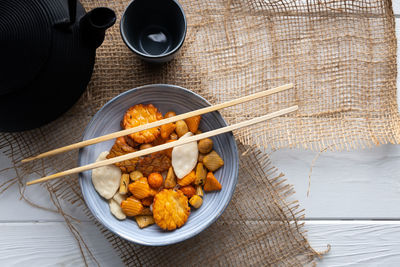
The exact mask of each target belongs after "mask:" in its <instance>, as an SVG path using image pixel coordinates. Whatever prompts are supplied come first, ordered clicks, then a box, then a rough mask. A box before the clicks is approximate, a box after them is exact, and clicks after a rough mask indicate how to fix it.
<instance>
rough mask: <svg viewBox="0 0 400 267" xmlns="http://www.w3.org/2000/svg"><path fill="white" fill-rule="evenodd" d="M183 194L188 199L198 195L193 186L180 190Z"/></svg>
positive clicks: (186, 186) (183, 187)
mask: <svg viewBox="0 0 400 267" xmlns="http://www.w3.org/2000/svg"><path fill="white" fill-rule="evenodd" d="M179 190H180V191H182V193H183V194H184V195H185V196H187V197H188V198H191V197H192V196H194V195H195V194H196V189H195V188H194V187H193V186H192V185H185V186H182V187H181V188H179Z"/></svg>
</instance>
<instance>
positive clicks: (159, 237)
mask: <svg viewBox="0 0 400 267" xmlns="http://www.w3.org/2000/svg"><path fill="white" fill-rule="evenodd" d="M140 103H144V104H147V103H151V104H153V105H154V106H156V107H157V108H158V109H159V110H160V111H161V112H162V113H163V114H165V113H166V112H167V111H171V110H173V111H175V112H176V113H177V114H180V113H185V112H188V111H191V110H196V109H199V108H202V107H205V106H209V105H210V104H209V103H208V102H207V100H205V99H204V98H202V97H201V96H199V95H197V94H195V93H193V92H191V91H189V90H187V89H184V88H181V87H178V86H173V85H165V84H155V85H146V86H142V87H138V88H135V89H131V90H129V91H127V92H125V93H122V94H120V95H119V96H117V97H115V98H113V99H112V100H110V101H109V102H108V103H107V104H105V105H104V106H103V107H102V108H101V109H100V110H99V111H98V112H97V113H96V115H95V116H94V117H93V118H92V120H91V121H90V123H89V124H88V126H87V128H86V130H85V132H84V134H83V140H86V139H90V138H94V137H98V136H101V135H104V134H108V133H111V132H116V131H118V130H121V128H120V121H121V119H122V117H123V114H124V113H125V111H126V110H127V109H128V108H129V107H131V106H133V105H135V104H140ZM226 125H227V124H226V122H225V120H224V119H223V118H222V116H221V115H220V113H218V112H212V113H208V114H204V115H202V120H201V123H200V129H201V130H202V131H203V132H205V131H209V130H212V129H216V128H220V127H224V126H226ZM212 139H213V141H214V149H215V150H216V151H217V152H218V154H220V155H221V157H222V158H223V159H224V161H225V165H224V166H223V167H222V168H220V169H219V170H218V171H216V172H215V176H216V177H217V179H218V180H219V181H220V183H221V184H222V190H221V191H219V192H209V193H205V195H204V199H203V205H202V206H201V207H200V208H199V209H198V210H195V209H192V211H191V214H190V216H189V219H188V221H187V222H186V223H185V224H184V225H183V226H182V227H181V228H179V229H176V230H174V231H169V232H167V231H163V230H162V229H161V228H159V227H158V226H157V225H152V226H150V227H147V228H144V229H140V228H139V227H138V226H137V224H136V222H135V220H134V219H129V218H128V219H126V220H124V221H119V220H117V219H116V218H115V217H114V216H113V215H112V214H111V213H110V209H109V207H108V203H107V201H106V200H105V199H103V198H102V197H101V196H100V195H99V194H98V193H97V192H96V190H95V188H94V187H93V184H92V181H91V175H92V172H91V171H86V172H83V173H81V174H80V176H79V183H80V186H81V189H82V194H83V197H84V199H85V201H86V204H87V206H88V207H89V209H90V210H91V212H92V213H93V215H94V216H95V217H96V218H97V220H98V221H99V222H101V223H102V224H103V225H104V226H105V227H106V228H107V229H109V230H110V231H112V232H113V233H115V234H117V235H119V236H120V237H122V238H124V239H126V240H128V241H131V242H134V243H137V244H142V245H148V246H162V245H169V244H174V243H177V242H181V241H183V240H186V239H188V238H191V237H193V236H195V235H197V234H198V233H200V232H201V231H203V230H204V229H206V228H207V227H208V226H210V225H211V224H212V223H213V222H214V221H215V220H216V219H217V218H218V217H219V216H220V215H221V214H222V212H223V211H224V210H225V208H226V207H227V205H228V203H229V201H230V200H231V198H232V195H233V192H234V190H235V186H236V183H237V179H238V167H239V160H238V151H237V147H236V143H235V140H234V137H233V134H232V133H225V134H221V135H218V136H215V137H213V138H212ZM113 143H114V140H109V141H107V142H103V143H98V144H96V145H92V146H88V147H85V148H83V149H81V150H80V151H79V166H82V165H86V164H89V163H92V162H94V161H95V160H96V158H97V156H98V155H99V154H100V153H101V152H102V151H106V150H109V149H110V148H111V146H112V145H113Z"/></svg>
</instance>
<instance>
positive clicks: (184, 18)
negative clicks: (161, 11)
mask: <svg viewBox="0 0 400 267" xmlns="http://www.w3.org/2000/svg"><path fill="white" fill-rule="evenodd" d="M135 1H137V0H132V1H131V2H130V3H129V4H128V5H127V6H126V8H125V10H124V12H123V13H122V16H121V20H120V23H119V29H120V34H121V36H122V40H123V41H124V43H125V45H126V46H127V47H128V48H129V49H130V50H131V51H133V52H134V53H136V54H138V55H139V56H141V57H144V58H148V59H161V58H165V57H168V56H170V55H172V54H174V53H175V52H177V51H178V50H179V49H180V48H181V47H182V45H183V42H184V41H185V38H186V32H187V21H186V15H185V12H184V10H183V8H182V6H181V5H180V4H179V3H178V1H176V0H169V1H172V2H174V4H175V5H176V6H177V7H178V8H179V10H180V12H181V14H182V17H183V23H184V31H183V34H182V37H181V38H180V40H179V43H178V45H177V46H175V47H174V48H173V49H172V50H171V51H169V52H167V53H165V54H161V55H149V54H144V53H142V52H140V51H139V50H137V49H136V48H135V47H134V46H133V45H131V44H130V43H129V41H128V40H127V38H126V36H125V28H124V27H123V21H124V18H126V16H125V14H126V12H127V10H128V8H129V7H130V6H131V5H132V4H133V2H135Z"/></svg>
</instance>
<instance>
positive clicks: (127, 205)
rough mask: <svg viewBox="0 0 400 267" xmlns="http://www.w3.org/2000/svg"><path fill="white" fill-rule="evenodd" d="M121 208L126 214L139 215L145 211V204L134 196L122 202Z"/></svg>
mask: <svg viewBox="0 0 400 267" xmlns="http://www.w3.org/2000/svg"><path fill="white" fill-rule="evenodd" d="M121 209H122V212H123V213H124V214H125V215H126V216H129V217H131V216H136V215H139V214H140V213H141V212H142V211H143V205H142V202H140V200H138V199H136V198H134V197H128V198H127V199H126V200H123V201H122V202H121Z"/></svg>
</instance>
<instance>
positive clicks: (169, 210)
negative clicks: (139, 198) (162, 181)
mask: <svg viewBox="0 0 400 267" xmlns="http://www.w3.org/2000/svg"><path fill="white" fill-rule="evenodd" d="M189 214H190V207H189V205H188V199H187V197H186V196H185V195H184V194H183V193H182V192H181V191H174V190H172V189H164V190H162V191H161V192H160V193H158V194H157V195H156V196H155V197H154V203H153V217H154V220H155V222H156V224H157V225H158V226H159V227H161V228H162V229H164V230H174V229H176V228H179V227H181V226H182V225H183V224H184V223H185V222H186V221H187V219H188V217H189Z"/></svg>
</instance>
